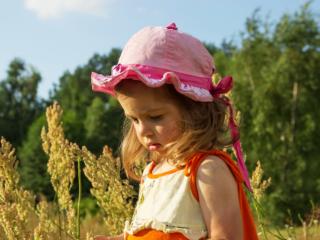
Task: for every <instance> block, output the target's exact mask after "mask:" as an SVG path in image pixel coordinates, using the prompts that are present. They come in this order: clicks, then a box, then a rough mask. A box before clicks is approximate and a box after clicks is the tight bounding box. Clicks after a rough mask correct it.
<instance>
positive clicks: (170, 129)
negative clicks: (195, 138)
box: [159, 121, 181, 140]
mask: <svg viewBox="0 0 320 240" xmlns="http://www.w3.org/2000/svg"><path fill="white" fill-rule="evenodd" d="M159 132H160V134H161V135H163V137H164V138H166V139H168V140H176V139H177V138H178V137H179V136H180V135H181V127H180V126H179V125H178V123H176V122H174V121H171V122H168V123H167V124H166V126H165V127H162V128H161V129H159Z"/></svg>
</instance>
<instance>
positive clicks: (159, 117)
mask: <svg viewBox="0 0 320 240" xmlns="http://www.w3.org/2000/svg"><path fill="white" fill-rule="evenodd" d="M129 119H130V120H131V121H132V122H134V123H137V122H138V121H139V120H138V119H136V118H133V117H130V118H129ZM149 119H150V120H152V121H159V120H161V119H162V115H157V116H149Z"/></svg>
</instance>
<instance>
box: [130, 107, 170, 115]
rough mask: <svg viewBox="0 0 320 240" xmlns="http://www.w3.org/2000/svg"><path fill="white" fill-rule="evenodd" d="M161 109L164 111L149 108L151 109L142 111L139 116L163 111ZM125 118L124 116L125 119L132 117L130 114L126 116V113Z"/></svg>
mask: <svg viewBox="0 0 320 240" xmlns="http://www.w3.org/2000/svg"><path fill="white" fill-rule="evenodd" d="M163 109H164V108H163V107H159V108H151V109H148V110H145V111H142V112H141V113H140V114H141V115H146V114H148V113H153V112H159V111H163ZM125 116H126V117H132V116H131V115H130V114H127V113H125Z"/></svg>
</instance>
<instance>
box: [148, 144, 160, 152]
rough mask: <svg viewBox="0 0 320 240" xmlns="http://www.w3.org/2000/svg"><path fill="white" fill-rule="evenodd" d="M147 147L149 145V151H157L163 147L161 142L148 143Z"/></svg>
mask: <svg viewBox="0 0 320 240" xmlns="http://www.w3.org/2000/svg"><path fill="white" fill-rule="evenodd" d="M147 147H148V150H149V151H157V150H158V149H159V148H160V147H161V144H160V143H149V144H147Z"/></svg>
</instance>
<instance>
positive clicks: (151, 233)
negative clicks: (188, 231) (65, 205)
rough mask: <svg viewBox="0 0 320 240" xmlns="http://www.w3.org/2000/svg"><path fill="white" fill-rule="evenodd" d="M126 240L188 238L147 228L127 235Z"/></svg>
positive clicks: (181, 239)
mask: <svg viewBox="0 0 320 240" xmlns="http://www.w3.org/2000/svg"><path fill="white" fill-rule="evenodd" d="M204 239H205V238H201V239H199V240H204ZM126 240H188V238H187V237H185V236H184V235H183V234H182V233H179V232H173V233H165V232H162V231H158V230H154V229H150V228H148V229H143V230H141V231H139V232H137V233H136V234H135V235H128V237H127V239H126Z"/></svg>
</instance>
